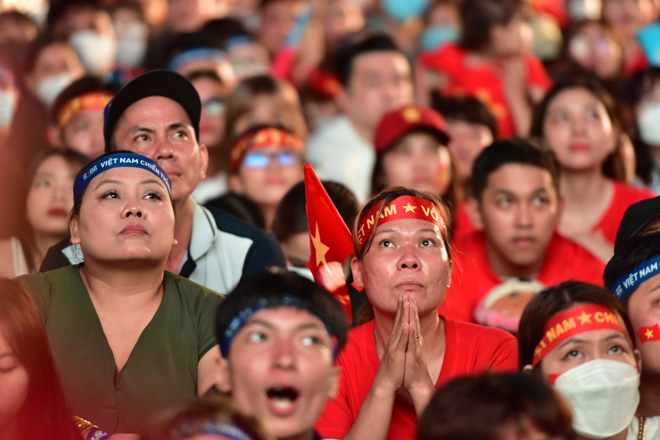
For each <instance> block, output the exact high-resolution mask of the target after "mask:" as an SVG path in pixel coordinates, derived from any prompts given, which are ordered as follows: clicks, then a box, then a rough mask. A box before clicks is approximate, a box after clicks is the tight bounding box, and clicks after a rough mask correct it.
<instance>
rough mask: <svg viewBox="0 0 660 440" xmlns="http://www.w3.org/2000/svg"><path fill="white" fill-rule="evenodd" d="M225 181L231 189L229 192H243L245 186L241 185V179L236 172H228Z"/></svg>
mask: <svg viewBox="0 0 660 440" xmlns="http://www.w3.org/2000/svg"><path fill="white" fill-rule="evenodd" d="M227 183H228V184H229V189H230V190H231V192H234V193H236V194H243V193H244V192H245V188H244V187H243V181H242V180H241V178H240V177H239V175H238V174H230V175H229V179H228V180H227Z"/></svg>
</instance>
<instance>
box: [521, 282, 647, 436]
mask: <svg viewBox="0 0 660 440" xmlns="http://www.w3.org/2000/svg"><path fill="white" fill-rule="evenodd" d="M633 333H634V332H633V327H632V324H631V323H630V320H629V319H628V316H627V315H626V313H625V310H624V308H623V306H622V305H621V304H620V303H619V302H618V301H617V300H616V298H614V296H612V294H610V293H609V292H608V291H607V290H605V289H603V288H602V287H598V286H595V285H591V284H587V283H580V282H575V281H569V282H565V283H562V284H559V285H557V286H555V287H551V288H549V289H546V290H544V291H542V292H540V293H539V294H537V295H536V297H534V299H532V301H531V302H530V303H529V305H528V306H527V308H526V309H525V312H524V313H523V315H522V318H521V320H520V328H519V331H518V338H519V354H520V366H521V367H522V368H523V370H526V371H531V372H533V373H534V374H538V375H540V376H542V377H544V378H546V379H547V380H548V382H550V384H552V385H553V386H554V387H555V389H557V391H559V393H560V394H561V395H562V396H563V397H564V398H565V399H566V401H567V402H568V403H569V405H570V406H571V409H572V411H573V417H574V420H573V428H574V429H575V431H576V432H577V434H578V439H580V440H582V439H607V440H624V439H627V438H630V439H634V438H638V437H636V436H631V437H627V431H628V427H629V425H630V424H631V423H632V422H633V419H634V416H635V411H636V410H637V405H638V404H639V377H640V374H639V370H640V366H641V361H640V355H639V351H638V350H637V349H636V348H635V343H634V341H633V339H632V337H631V335H633ZM639 438H644V437H643V436H642V437H639Z"/></svg>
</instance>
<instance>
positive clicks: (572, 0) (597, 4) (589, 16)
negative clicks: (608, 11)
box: [566, 0, 601, 21]
mask: <svg viewBox="0 0 660 440" xmlns="http://www.w3.org/2000/svg"><path fill="white" fill-rule="evenodd" d="M566 10H567V11H568V15H569V16H570V17H571V19H572V20H573V21H582V20H598V19H600V11H601V0H568V6H567V7H566Z"/></svg>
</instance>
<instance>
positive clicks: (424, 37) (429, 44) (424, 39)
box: [419, 25, 458, 50]
mask: <svg viewBox="0 0 660 440" xmlns="http://www.w3.org/2000/svg"><path fill="white" fill-rule="evenodd" d="M456 40H458V29H457V28H456V27H455V26H449V25H439V26H429V27H427V28H426V29H424V31H423V32H422V34H421V35H420V36H419V46H420V48H421V49H422V50H433V49H437V48H438V47H440V46H441V45H442V44H444V43H452V42H454V41H456Z"/></svg>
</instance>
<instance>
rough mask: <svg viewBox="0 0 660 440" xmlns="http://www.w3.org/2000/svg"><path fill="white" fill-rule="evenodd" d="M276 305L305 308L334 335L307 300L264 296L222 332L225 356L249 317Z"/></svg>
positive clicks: (235, 317) (333, 354)
mask: <svg viewBox="0 0 660 440" xmlns="http://www.w3.org/2000/svg"><path fill="white" fill-rule="evenodd" d="M276 307H294V308H296V309H303V310H306V311H308V312H309V313H311V314H312V315H314V316H316V317H317V318H319V319H320V320H321V321H323V323H324V324H325V328H326V330H327V331H328V334H329V335H330V336H331V337H332V336H334V332H333V331H332V329H331V328H330V327H329V326H328V324H327V323H326V322H325V321H324V320H323V318H321V317H320V316H319V315H318V314H317V313H315V312H314V311H313V310H312V307H311V304H309V303H308V302H307V301H304V300H302V299H300V298H297V297H293V296H288V295H285V296H283V297H274V298H273V297H271V298H262V299H260V300H259V301H257V303H256V304H255V305H253V306H251V307H246V308H244V309H242V310H240V311H239V312H238V313H236V315H234V317H233V318H232V319H231V321H229V324H227V328H225V330H224V331H223V332H222V340H221V341H220V352H221V353H222V356H223V357H225V358H226V357H227V356H228V355H229V344H231V341H232V339H234V336H236V333H238V332H239V330H240V329H241V328H243V326H244V325H245V323H246V322H247V320H248V319H250V317H251V316H252V315H254V314H255V313H257V312H258V311H259V310H262V309H273V308H276ZM333 344H334V345H333V347H332V356H333V358H337V346H336V343H334V342H333Z"/></svg>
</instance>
